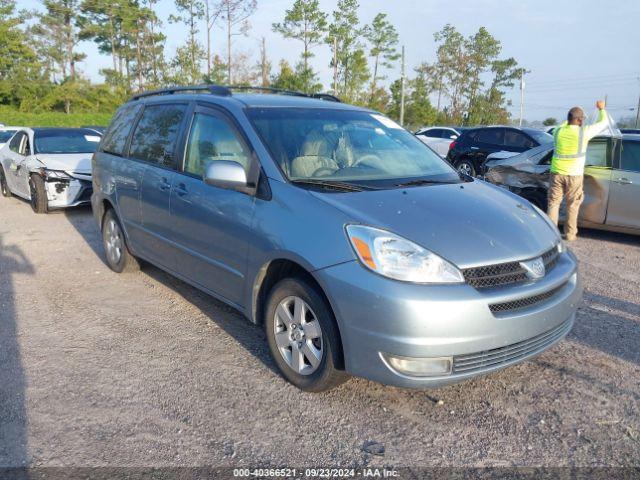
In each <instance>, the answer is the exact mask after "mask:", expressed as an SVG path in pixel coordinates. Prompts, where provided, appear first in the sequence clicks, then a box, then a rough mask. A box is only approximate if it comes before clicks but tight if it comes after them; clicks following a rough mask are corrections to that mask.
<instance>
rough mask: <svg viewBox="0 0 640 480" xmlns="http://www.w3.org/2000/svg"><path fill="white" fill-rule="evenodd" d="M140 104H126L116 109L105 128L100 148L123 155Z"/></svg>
mask: <svg viewBox="0 0 640 480" xmlns="http://www.w3.org/2000/svg"><path fill="white" fill-rule="evenodd" d="M139 107H140V105H139V104H137V105H127V106H125V107H122V108H121V109H120V110H118V111H117V112H116V114H115V116H114V118H113V120H112V121H111V125H110V126H109V128H108V129H107V131H106V133H105V135H104V139H103V140H102V146H101V147H100V150H102V151H103V152H106V153H111V154H113V155H124V148H125V145H126V143H127V138H128V137H129V132H130V131H131V126H132V125H133V121H134V119H135V118H136V114H137V113H138V110H139V109H140V108H139Z"/></svg>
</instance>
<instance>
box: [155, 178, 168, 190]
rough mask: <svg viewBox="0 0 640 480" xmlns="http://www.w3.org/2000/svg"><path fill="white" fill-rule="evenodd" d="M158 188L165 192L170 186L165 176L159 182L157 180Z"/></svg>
mask: <svg viewBox="0 0 640 480" xmlns="http://www.w3.org/2000/svg"><path fill="white" fill-rule="evenodd" d="M158 188H159V189H160V190H162V191H163V192H166V191H167V190H169V189H170V188H171V184H170V183H169V181H168V180H167V179H166V178H163V179H162V180H160V182H158Z"/></svg>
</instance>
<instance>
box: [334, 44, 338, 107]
mask: <svg viewBox="0 0 640 480" xmlns="http://www.w3.org/2000/svg"><path fill="white" fill-rule="evenodd" d="M333 94H334V95H338V37H333Z"/></svg>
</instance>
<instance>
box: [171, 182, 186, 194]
mask: <svg viewBox="0 0 640 480" xmlns="http://www.w3.org/2000/svg"><path fill="white" fill-rule="evenodd" d="M174 191H175V192H176V193H177V194H178V195H179V196H181V197H184V196H185V195H188V194H189V192H188V191H187V188H186V187H185V185H184V183H181V184H179V185H178V186H177V187H176V188H175V190H174Z"/></svg>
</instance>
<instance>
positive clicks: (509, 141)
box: [504, 130, 534, 148]
mask: <svg viewBox="0 0 640 480" xmlns="http://www.w3.org/2000/svg"><path fill="white" fill-rule="evenodd" d="M504 144H505V145H506V146H508V147H523V148H531V147H533V146H534V145H533V142H532V141H531V140H529V138H528V137H527V136H526V135H523V134H522V133H520V132H517V131H516V130H507V131H506V132H505V134H504Z"/></svg>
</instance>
